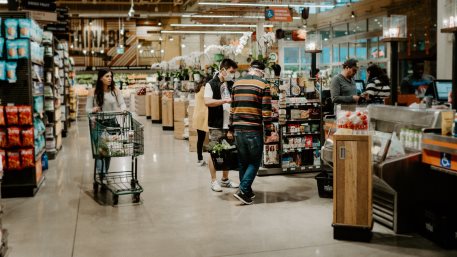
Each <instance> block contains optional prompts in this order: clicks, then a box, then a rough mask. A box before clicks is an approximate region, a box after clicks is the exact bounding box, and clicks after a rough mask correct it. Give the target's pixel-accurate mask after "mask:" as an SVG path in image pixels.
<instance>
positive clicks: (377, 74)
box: [367, 64, 390, 85]
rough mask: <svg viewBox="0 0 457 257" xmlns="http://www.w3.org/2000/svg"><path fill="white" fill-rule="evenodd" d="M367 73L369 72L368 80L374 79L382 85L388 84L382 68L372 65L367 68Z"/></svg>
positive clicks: (387, 78)
mask: <svg viewBox="0 0 457 257" xmlns="http://www.w3.org/2000/svg"><path fill="white" fill-rule="evenodd" d="M367 72H370V75H369V77H368V80H371V79H375V78H376V79H379V80H380V81H381V83H383V84H384V85H389V84H390V81H389V77H387V74H386V73H384V71H383V70H382V68H381V67H379V66H378V65H376V64H372V65H370V66H368V68H367Z"/></svg>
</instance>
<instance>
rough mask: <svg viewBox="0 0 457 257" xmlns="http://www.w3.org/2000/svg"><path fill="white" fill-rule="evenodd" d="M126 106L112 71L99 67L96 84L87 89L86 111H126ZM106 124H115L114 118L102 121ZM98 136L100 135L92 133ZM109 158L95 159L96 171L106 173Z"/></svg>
mask: <svg viewBox="0 0 457 257" xmlns="http://www.w3.org/2000/svg"><path fill="white" fill-rule="evenodd" d="M126 110H127V107H126V105H125V102H124V98H123V97H122V93H121V91H120V90H119V89H117V88H116V87H115V84H114V80H113V72H112V71H111V70H109V69H101V70H99V71H98V78H97V84H96V86H95V88H94V89H91V90H90V91H89V94H88V96H87V102H86V112H87V113H94V112H111V111H126ZM103 123H104V124H106V126H116V124H117V121H116V120H105V121H103ZM93 136H95V137H97V138H98V137H99V136H100V135H93ZM110 160H111V158H103V159H98V160H96V168H97V172H98V173H106V172H107V171H108V169H109V164H110Z"/></svg>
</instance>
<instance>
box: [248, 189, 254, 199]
mask: <svg viewBox="0 0 457 257" xmlns="http://www.w3.org/2000/svg"><path fill="white" fill-rule="evenodd" d="M246 195H247V196H248V197H250V198H251V199H254V198H255V194H254V191H251V192H250V193H246Z"/></svg>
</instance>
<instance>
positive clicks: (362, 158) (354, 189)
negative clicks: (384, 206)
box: [333, 135, 373, 241]
mask: <svg viewBox="0 0 457 257" xmlns="http://www.w3.org/2000/svg"><path fill="white" fill-rule="evenodd" d="M333 139H334V142H335V143H334V148H333V149H334V150H333V164H334V167H333V237H334V239H343V240H355V241H369V240H370V239H371V235H372V233H371V229H372V228H373V215H372V160H371V137H370V136H368V135H334V136H333Z"/></svg>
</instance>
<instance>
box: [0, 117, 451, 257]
mask: <svg viewBox="0 0 457 257" xmlns="http://www.w3.org/2000/svg"><path fill="white" fill-rule="evenodd" d="M139 119H140V121H142V122H143V123H144V124H145V155H144V156H142V157H141V158H139V179H140V181H141V184H142V185H143V187H144V193H143V194H142V195H141V198H142V202H141V204H132V203H131V198H130V197H129V196H123V197H121V198H120V200H119V201H120V202H119V205H118V206H117V207H113V206H112V205H111V197H110V194H109V193H106V194H100V195H99V196H98V197H97V198H96V199H94V195H93V191H92V171H93V160H92V156H91V152H90V145H89V138H88V128H87V127H88V126H87V121H79V122H77V123H74V125H73V126H72V128H71V131H70V133H69V136H68V138H66V139H65V140H64V148H63V150H62V151H61V152H60V154H59V155H58V157H57V159H56V160H53V161H50V163H49V165H50V169H49V170H48V171H47V173H46V178H47V179H46V182H45V184H44V185H43V187H42V188H41V189H40V191H39V192H38V193H37V195H36V196H35V197H32V198H15V199H3V205H4V207H5V208H4V212H5V214H4V218H3V225H4V227H5V228H7V229H8V230H9V232H10V235H9V245H10V247H11V248H10V253H9V256H10V257H31V256H33V257H54V256H55V257H70V256H75V257H92V256H94V257H95V256H97V257H105V256H106V257H126V256H129V257H135V256H138V257H140V256H141V257H144V256H159V257H162V256H186V257H191V256H198V257H203V256H245V257H246V256H251V257H265V256H383V257H384V256H457V251H447V250H442V249H440V248H438V247H437V246H435V245H434V244H433V243H431V242H430V241H428V240H426V239H423V238H421V237H419V236H416V235H394V234H393V233H392V232H391V231H389V230H388V229H386V228H384V227H382V226H379V225H376V224H375V227H374V231H375V235H374V239H373V240H372V242H371V243H354V242H346V241H337V240H333V234H332V231H333V230H332V227H331V222H332V200H331V199H322V198H319V197H318V195H317V188H316V182H315V180H314V179H313V178H312V177H311V176H310V177H308V178H307V177H306V176H305V177H294V176H271V177H258V178H257V179H256V181H255V183H254V187H253V188H254V190H255V192H256V194H257V198H256V199H255V201H254V202H255V204H254V205H251V206H240V204H239V202H238V201H237V200H236V199H234V198H233V196H232V193H233V192H234V190H233V189H229V190H227V189H225V190H224V192H222V193H215V192H212V191H211V190H210V183H209V182H210V181H209V172H208V170H207V169H206V168H202V167H197V166H196V165H195V164H194V163H195V159H196V154H195V153H189V152H188V147H187V142H186V141H180V140H174V139H173V134H172V133H171V132H163V131H162V128H161V127H160V126H159V125H152V124H151V123H150V122H147V121H146V119H144V118H139ZM127 164H128V163H127ZM112 165H113V166H122V165H125V160H117V161H115V162H113V164H112ZM230 176H231V178H233V179H234V180H236V181H238V179H237V173H235V172H233V173H231V175H230Z"/></svg>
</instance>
